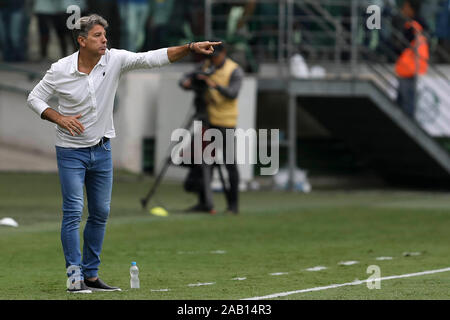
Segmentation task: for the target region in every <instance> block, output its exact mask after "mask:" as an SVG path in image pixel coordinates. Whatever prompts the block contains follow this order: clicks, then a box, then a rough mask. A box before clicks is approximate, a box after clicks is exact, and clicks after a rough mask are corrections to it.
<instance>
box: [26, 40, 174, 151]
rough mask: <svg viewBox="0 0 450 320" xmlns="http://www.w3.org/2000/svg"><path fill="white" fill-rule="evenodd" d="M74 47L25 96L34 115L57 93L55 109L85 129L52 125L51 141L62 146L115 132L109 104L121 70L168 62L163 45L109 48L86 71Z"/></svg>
mask: <svg viewBox="0 0 450 320" xmlns="http://www.w3.org/2000/svg"><path fill="white" fill-rule="evenodd" d="M78 53H79V52H78V51H77V52H75V53H74V54H72V55H70V56H67V57H65V58H62V59H60V60H59V61H58V62H55V63H54V64H52V66H51V68H50V69H49V70H48V71H47V73H46V75H45V76H44V78H43V79H42V80H41V81H40V82H39V83H38V84H37V85H36V87H34V89H33V90H32V91H31V93H30V95H29V96H28V105H29V107H30V108H31V109H32V110H34V111H35V112H36V113H37V114H38V115H42V112H44V111H45V109H47V108H50V106H49V105H48V103H47V101H48V100H49V99H50V98H51V97H52V96H54V95H56V96H57V97H58V103H59V106H58V112H59V113H60V114H61V115H63V116H76V115H78V114H81V118H79V119H78V120H79V121H80V122H81V123H82V124H83V126H84V128H85V130H84V132H83V133H82V134H80V135H75V136H72V135H71V134H70V132H69V131H68V130H66V129H63V128H61V127H59V126H56V139H55V144H56V145H57V146H59V147H65V148H83V147H90V146H93V145H96V144H97V143H98V142H99V141H100V139H101V138H102V137H108V138H114V137H115V136H116V133H115V130H114V122H113V105H114V97H115V94H116V90H117V86H118V84H119V79H120V76H121V74H122V73H124V72H125V71H129V70H133V69H142V68H154V67H162V66H164V65H167V64H169V63H170V61H169V57H168V55H167V48H164V49H158V50H154V51H148V52H141V53H134V52H130V51H125V50H117V49H111V50H106V53H105V54H104V55H103V56H102V57H101V59H100V60H99V62H98V63H97V65H96V66H95V67H94V68H93V69H92V71H91V73H90V74H89V75H88V74H86V73H83V72H80V71H78Z"/></svg>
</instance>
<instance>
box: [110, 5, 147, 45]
mask: <svg viewBox="0 0 450 320" xmlns="http://www.w3.org/2000/svg"><path fill="white" fill-rule="evenodd" d="M117 4H118V9H119V16H120V47H121V48H122V49H125V50H128V51H132V52H138V51H139V50H141V49H142V46H143V45H144V41H145V24H146V22H147V19H148V15H149V9H150V7H149V3H148V0H117Z"/></svg>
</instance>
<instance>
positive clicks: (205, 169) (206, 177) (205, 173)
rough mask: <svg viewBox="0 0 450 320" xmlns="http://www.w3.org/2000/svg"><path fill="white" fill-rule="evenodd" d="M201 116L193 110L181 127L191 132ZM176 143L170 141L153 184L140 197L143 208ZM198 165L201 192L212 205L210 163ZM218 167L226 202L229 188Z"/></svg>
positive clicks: (154, 189)
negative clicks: (199, 167)
mask: <svg viewBox="0 0 450 320" xmlns="http://www.w3.org/2000/svg"><path fill="white" fill-rule="evenodd" d="M202 118H204V117H202V116H201V115H200V114H199V113H198V111H196V112H193V113H192V115H190V116H188V118H187V120H186V122H185V123H184V126H183V128H185V129H186V130H189V131H190V132H191V130H190V128H191V126H192V124H193V123H194V121H195V120H197V119H202ZM176 143H177V142H172V144H171V145H170V146H169V150H168V156H167V158H166V159H165V160H164V165H163V167H162V169H161V171H160V172H159V173H158V175H157V176H156V179H155V181H154V183H153V185H152V186H151V187H150V190H149V191H148V193H147V194H146V196H145V197H144V198H142V199H141V205H142V208H143V209H146V208H147V205H148V203H149V201H150V200H151V198H152V197H153V196H154V195H155V193H156V190H157V188H158V186H159V185H160V183H161V181H162V179H163V177H164V175H165V174H166V171H167V169H168V168H169V166H170V165H171V164H172V157H171V150H172V149H173V147H174V146H175V144H176ZM200 166H201V171H202V179H203V184H202V186H203V193H204V196H205V204H206V205H207V206H208V207H212V206H213V201H212V191H211V188H210V184H211V169H212V166H211V165H206V164H205V163H203V161H202V163H201V164H200ZM218 169H219V177H220V181H221V183H222V187H223V191H224V193H225V197H226V199H227V202H228V201H229V197H230V192H229V189H228V188H227V186H226V183H225V178H224V176H223V172H222V166H221V165H218Z"/></svg>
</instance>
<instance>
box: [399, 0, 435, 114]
mask: <svg viewBox="0 0 450 320" xmlns="http://www.w3.org/2000/svg"><path fill="white" fill-rule="evenodd" d="M419 11H420V1H418V0H405V1H404V3H403V6H402V10H401V12H402V16H403V21H402V22H403V37H404V39H402V41H399V42H397V43H399V45H400V46H399V47H397V50H398V53H399V56H398V59H397V61H396V64H395V73H396V75H397V78H398V83H399V86H398V94H397V103H398V105H399V106H400V107H401V108H402V110H403V111H404V112H405V113H406V114H407V115H408V116H409V117H410V118H411V119H414V117H415V110H416V100H417V99H416V91H417V88H416V87H417V76H419V75H423V74H425V73H426V71H427V68H428V59H429V48H428V42H427V38H426V37H425V35H424V33H423V31H424V25H425V23H424V22H422V21H421V19H420V17H419V15H418V12H419Z"/></svg>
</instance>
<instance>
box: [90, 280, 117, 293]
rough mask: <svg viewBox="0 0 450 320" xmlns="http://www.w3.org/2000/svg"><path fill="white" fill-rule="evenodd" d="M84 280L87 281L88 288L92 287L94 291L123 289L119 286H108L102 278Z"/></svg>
mask: <svg viewBox="0 0 450 320" xmlns="http://www.w3.org/2000/svg"><path fill="white" fill-rule="evenodd" d="M84 282H85V283H86V286H87V287H88V289H91V290H92V291H122V289H120V288H118V287H111V286H108V285H107V284H106V283H104V282H103V281H102V280H101V279H100V278H97V280H95V281H89V280H87V279H84Z"/></svg>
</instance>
